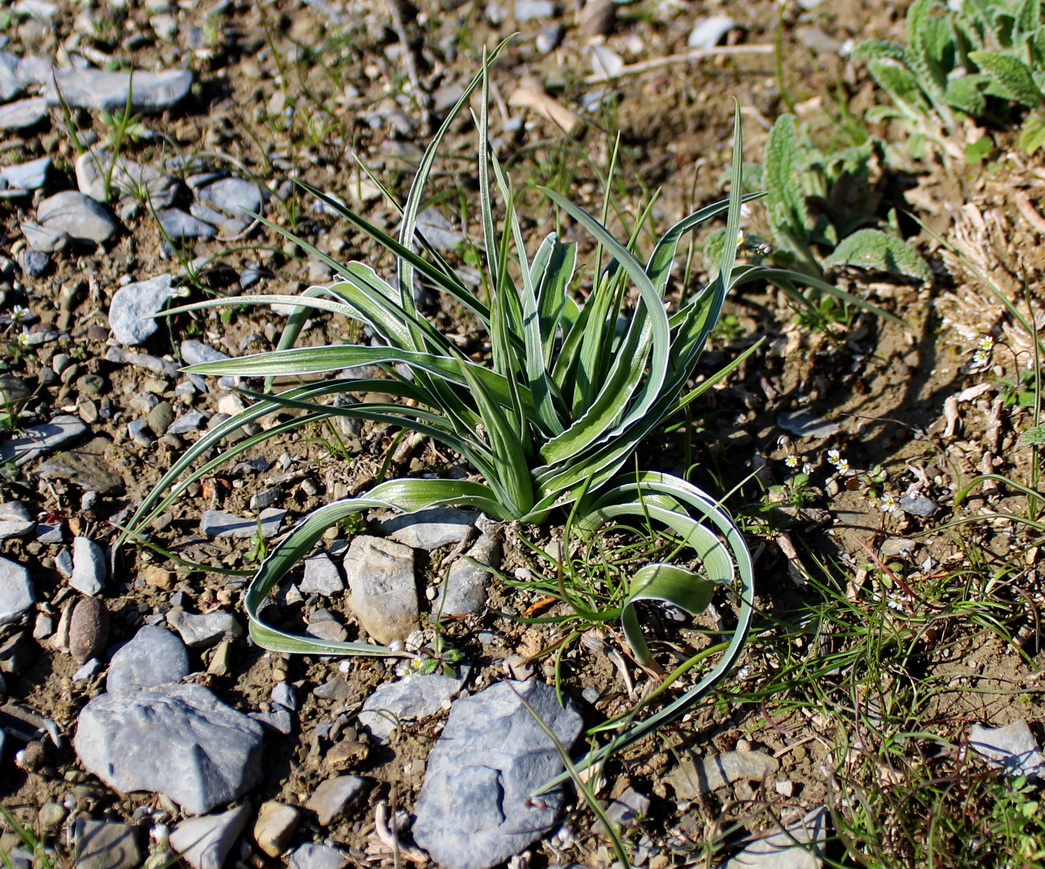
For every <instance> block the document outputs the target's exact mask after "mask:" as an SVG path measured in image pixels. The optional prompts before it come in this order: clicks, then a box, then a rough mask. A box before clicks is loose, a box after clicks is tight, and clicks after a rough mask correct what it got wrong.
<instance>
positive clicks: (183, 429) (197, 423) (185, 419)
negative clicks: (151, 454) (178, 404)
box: [167, 410, 206, 435]
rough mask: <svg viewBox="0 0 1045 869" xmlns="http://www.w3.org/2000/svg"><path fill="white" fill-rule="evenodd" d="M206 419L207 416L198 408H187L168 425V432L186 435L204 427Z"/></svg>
mask: <svg viewBox="0 0 1045 869" xmlns="http://www.w3.org/2000/svg"><path fill="white" fill-rule="evenodd" d="M205 419H206V417H204V415H203V414H202V413H200V412H199V411H198V410H187V411H185V413H183V414H182V415H181V416H179V417H178V418H177V419H176V420H174V422H172V423H171V424H170V425H169V426H167V434H173V435H184V434H188V433H189V432H194V431H199V430H200V429H202V428H203V426H204V420H205Z"/></svg>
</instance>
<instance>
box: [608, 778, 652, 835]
mask: <svg viewBox="0 0 1045 869" xmlns="http://www.w3.org/2000/svg"><path fill="white" fill-rule="evenodd" d="M649 807H650V798H649V797H648V796H646V795H645V794H641V793H639V792H638V791H637V790H635V789H634V788H631V787H629V788H626V789H625V791H624V792H623V793H622V794H621V795H620V796H618V797H616V798H615V799H614V800H613V801H612V802H611V803H610V804H609V805H608V806H606V820H608V821H609V822H610V823H611V824H613V825H614V826H617V827H625V828H626V827H634V826H635V825H636V824H637V823H638V822H639V819H640V818H642V817H645V815H646V813H647V812H648V811H649Z"/></svg>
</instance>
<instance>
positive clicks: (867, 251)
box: [824, 229, 933, 283]
mask: <svg viewBox="0 0 1045 869" xmlns="http://www.w3.org/2000/svg"><path fill="white" fill-rule="evenodd" d="M842 265H848V266H858V267H859V268H863V269H871V270H874V271H882V272H892V273H893V274H897V275H905V276H907V277H910V278H916V279H917V280H919V281H922V282H923V283H930V282H931V281H932V277H933V274H932V270H931V269H930V268H929V264H928V263H927V262H926V261H925V260H924V259H922V257H921V255H920V254H919V253H918V252H917V251H916V250H915V249H914V248H913V247H911V246H910V245H909V244H907V242H905V241H902V240H900V239H898V238H896V237H895V236H892V235H887V234H886V233H884V232H882V231H881V230H878V229H861V230H858V231H856V232H854V233H853V234H852V235H850V236H848V237H847V238H844V239H842V241H841V243H840V244H839V245H838V247H836V248H835V249H834V251H833V252H832V253H831V255H830V256H829V257H827V258H826V259H825V260H824V266H825V267H826V268H835V267H837V266H842Z"/></svg>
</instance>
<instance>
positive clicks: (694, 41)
mask: <svg viewBox="0 0 1045 869" xmlns="http://www.w3.org/2000/svg"><path fill="white" fill-rule="evenodd" d="M736 26H737V23H736V22H735V21H734V20H733V19H732V18H729V17H727V16H725V15H709V16H708V17H707V18H701V19H700V20H699V21H697V23H696V24H694V25H693V29H692V30H691V31H690V32H689V39H687V40H686V45H688V46H689V47H690V48H714V47H715V46H716V45H718V44H719V43H720V42H721V41H722V39H723V37H725V35H726V34H727V33H729V31H730V30H732V29H733V28H734V27H736Z"/></svg>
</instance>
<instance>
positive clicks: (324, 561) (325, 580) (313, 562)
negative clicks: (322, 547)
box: [298, 552, 345, 597]
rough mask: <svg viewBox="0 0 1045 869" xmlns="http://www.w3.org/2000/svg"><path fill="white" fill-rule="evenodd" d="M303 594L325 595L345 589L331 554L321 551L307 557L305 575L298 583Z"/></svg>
mask: <svg viewBox="0 0 1045 869" xmlns="http://www.w3.org/2000/svg"><path fill="white" fill-rule="evenodd" d="M298 589H299V590H300V591H301V593H302V594H320V595H323V596H324V597H330V596H331V595H335V594H340V593H341V592H342V591H344V589H345V584H344V582H342V580H341V572H340V571H339V570H338V569H337V565H336V564H334V562H333V561H332V560H331V558H330V556H328V555H326V554H324V553H322V552H321V553H319V554H318V555H313V556H312V557H311V558H306V559H305V575H304V577H303V578H302V580H301V583H300V584H299V585H298Z"/></svg>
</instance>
